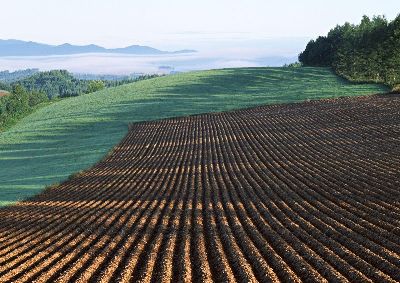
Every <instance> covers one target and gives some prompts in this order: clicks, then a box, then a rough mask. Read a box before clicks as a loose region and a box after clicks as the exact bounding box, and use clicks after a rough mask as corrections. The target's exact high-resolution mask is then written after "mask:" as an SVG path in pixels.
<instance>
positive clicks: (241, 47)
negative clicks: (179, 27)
mask: <svg viewBox="0 0 400 283" xmlns="http://www.w3.org/2000/svg"><path fill="white" fill-rule="evenodd" d="M306 42H307V39H305V38H297V39H280V40H276V39H274V40H270V39H269V40H268V39H267V40H259V41H252V42H250V41H248V42H244V41H242V42H235V41H232V42H224V43H221V42H215V43H214V44H203V45H200V44H199V45H196V46H199V47H200V48H198V49H197V50H198V52H196V53H190V54H171V55H170V54H169V55H151V56H147V55H125V54H78V55H63V56H37V57H36V56H34V57H0V70H10V71H15V70H20V69H27V68H38V69H40V70H42V71H43V70H52V69H66V70H69V71H70V72H73V73H91V74H115V75H126V74H132V73H171V72H185V71H191V70H206V69H219V68H230V67H263V66H282V65H284V64H288V63H292V62H294V61H296V60H297V54H298V53H299V52H300V51H301V50H302V49H303V48H304V46H305V44H306ZM197 43H198V42H197ZM196 46H195V47H194V48H193V49H196ZM156 47H158V46H156ZM185 47H186V46H185ZM161 49H162V48H161Z"/></svg>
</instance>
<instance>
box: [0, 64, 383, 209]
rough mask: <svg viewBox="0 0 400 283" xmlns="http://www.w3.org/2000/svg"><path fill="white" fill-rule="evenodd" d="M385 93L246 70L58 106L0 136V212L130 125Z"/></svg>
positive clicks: (327, 79) (310, 74)
mask: <svg viewBox="0 0 400 283" xmlns="http://www.w3.org/2000/svg"><path fill="white" fill-rule="evenodd" d="M384 91H386V89H385V88H384V87H382V86H378V85H368V84H351V83H349V82H346V81H343V80H342V79H340V78H338V77H336V76H334V75H333V74H332V72H331V71H330V70H329V69H315V68H304V69H288V68H249V69H225V70H214V71H207V72H194V73H188V74H180V75H175V76H169V77H163V78H158V79H152V80H148V81H142V82H138V83H135V84H132V85H125V86H122V87H118V88H114V89H108V90H105V91H103V92H100V93H94V94H90V95H84V96H81V97H75V98H71V99H68V100H64V101H60V102H58V103H55V104H52V105H49V106H48V107H45V108H43V109H40V110H38V111H37V112H35V113H33V114H31V115H30V116H28V117H26V118H25V119H23V120H22V121H21V122H20V123H18V124H17V125H16V126H15V127H13V128H12V129H10V130H9V131H7V132H4V133H1V134H0V168H1V170H0V205H2V204H5V203H10V202H13V201H17V200H21V199H24V198H26V197H29V196H31V195H33V194H36V193H38V192H40V191H41V190H42V189H43V188H44V187H45V186H47V185H50V184H52V183H56V182H60V181H62V180H65V179H66V178H67V177H68V176H69V175H70V174H72V173H74V172H77V171H80V170H83V169H85V168H88V167H90V166H91V165H93V164H94V163H96V162H97V161H99V160H100V159H101V158H102V157H103V156H104V155H105V154H106V153H107V152H108V151H109V150H110V149H111V148H112V147H113V146H114V145H116V144H117V143H118V142H119V141H120V140H121V139H122V138H123V136H124V135H125V134H126V133H127V130H128V124H129V123H131V122H140V121H146V120H156V119H162V118H169V117H176V116H186V115H193V114H199V113H206V112H220V111H227V110H233V109H238V108H243V107H250V106H255V105H260V104H274V103H287V102H300V101H304V100H306V99H320V98H327V97H338V96H351V95H361V94H371V93H377V92H384Z"/></svg>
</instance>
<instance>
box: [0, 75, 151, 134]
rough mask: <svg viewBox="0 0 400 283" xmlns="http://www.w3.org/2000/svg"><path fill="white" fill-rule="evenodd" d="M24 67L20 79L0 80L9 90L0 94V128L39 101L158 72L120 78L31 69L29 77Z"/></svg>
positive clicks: (75, 93)
mask: <svg viewBox="0 0 400 283" xmlns="http://www.w3.org/2000/svg"><path fill="white" fill-rule="evenodd" d="M31 70H32V69H31ZM25 71H26V72H25ZM25 71H18V75H19V76H20V75H22V79H19V80H16V81H14V80H11V81H12V82H11V83H9V82H8V83H7V82H4V81H1V80H0V90H6V91H8V92H10V94H9V95H5V96H2V97H0V131H2V130H4V129H5V128H7V127H8V126H10V125H12V124H13V123H15V122H16V121H17V120H19V119H21V118H22V117H24V116H26V115H28V114H30V113H31V112H32V111H33V110H34V109H35V108H37V106H38V105H39V104H42V103H44V102H48V101H49V100H51V99H55V98H65V97H71V96H78V95H82V94H86V93H91V92H96V91H99V90H102V89H104V88H107V87H115V86H119V85H122V84H128V83H133V82H136V81H139V80H145V79H150V78H154V77H157V76H158V75H143V76H139V77H135V78H125V79H120V80H83V79H77V78H75V77H74V75H72V74H71V73H69V72H68V71H65V70H53V71H48V72H34V74H33V75H31V76H29V77H24V76H23V74H26V73H29V72H30V70H25ZM6 73H7V72H3V74H6ZM8 74H10V73H8Z"/></svg>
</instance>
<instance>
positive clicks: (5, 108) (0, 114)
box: [0, 85, 49, 131]
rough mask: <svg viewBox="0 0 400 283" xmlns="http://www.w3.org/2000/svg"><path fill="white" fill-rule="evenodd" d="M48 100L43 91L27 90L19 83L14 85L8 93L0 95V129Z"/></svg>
mask: <svg viewBox="0 0 400 283" xmlns="http://www.w3.org/2000/svg"><path fill="white" fill-rule="evenodd" d="M48 100H49V98H48V97H47V95H46V94H44V93H43V92H39V91H27V90H26V89H25V88H24V87H22V86H21V85H15V86H14V87H13V88H12V89H11V93H10V94H9V95H6V96H2V97H0V131H1V130H4V129H5V128H7V127H8V126H10V125H12V124H13V123H14V122H16V121H17V120H19V119H21V118H22V117H24V116H26V115H28V114H29V113H31V112H32V111H33V110H34V109H35V107H36V106H37V105H39V104H41V103H44V102H46V101H48Z"/></svg>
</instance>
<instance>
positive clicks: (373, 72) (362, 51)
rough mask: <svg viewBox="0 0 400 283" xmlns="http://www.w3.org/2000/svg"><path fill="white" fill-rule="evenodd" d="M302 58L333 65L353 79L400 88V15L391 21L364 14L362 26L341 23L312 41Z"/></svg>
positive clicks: (305, 61) (310, 63)
mask: <svg viewBox="0 0 400 283" xmlns="http://www.w3.org/2000/svg"><path fill="white" fill-rule="evenodd" d="M299 61H300V62H301V63H302V64H303V65H304V66H315V67H317V66H319V67H332V68H333V69H334V71H335V72H336V73H337V74H338V75H340V76H343V77H344V78H346V79H348V80H351V81H355V82H377V83H385V84H387V85H389V86H391V87H392V88H393V89H394V90H397V91H400V15H399V16H397V17H396V18H395V19H394V20H393V21H391V22H390V21H388V20H387V19H386V18H385V17H384V16H375V17H373V18H372V19H371V18H369V17H367V16H364V17H363V19H362V21H361V23H360V24H358V25H352V24H349V23H345V24H344V25H341V26H340V25H338V26H336V27H335V28H334V29H332V30H331V31H330V32H329V33H328V35H327V36H320V37H318V38H317V39H316V40H311V41H310V42H309V43H308V44H307V47H306V49H305V50H304V51H303V52H302V53H301V54H300V55H299Z"/></svg>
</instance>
